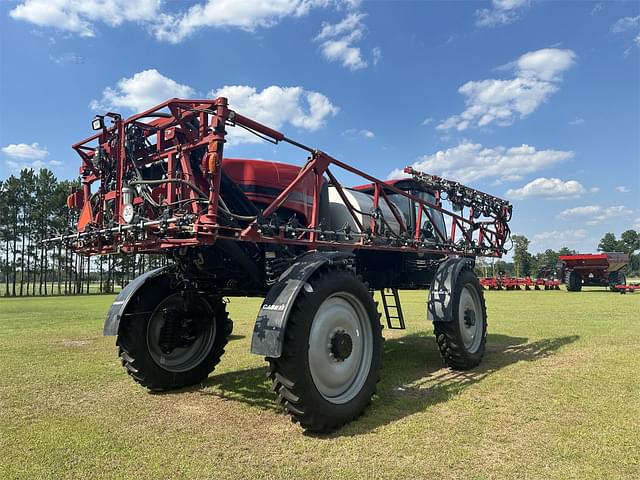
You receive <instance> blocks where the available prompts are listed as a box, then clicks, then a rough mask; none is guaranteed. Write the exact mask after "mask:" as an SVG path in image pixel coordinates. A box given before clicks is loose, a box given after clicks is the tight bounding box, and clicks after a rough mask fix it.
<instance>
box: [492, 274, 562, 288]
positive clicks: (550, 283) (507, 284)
mask: <svg viewBox="0 0 640 480" xmlns="http://www.w3.org/2000/svg"><path fill="white" fill-rule="evenodd" d="M561 284H562V282H561V281H560V280H556V279H548V278H536V279H533V278H531V277H525V278H514V277H504V276H497V277H483V278H480V285H482V286H483V287H484V288H486V289H487V290H522V289H525V290H532V289H533V290H559V289H560V285H561Z"/></svg>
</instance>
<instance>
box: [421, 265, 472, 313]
mask: <svg viewBox="0 0 640 480" xmlns="http://www.w3.org/2000/svg"><path fill="white" fill-rule="evenodd" d="M474 266H475V260H474V259H473V258H459V257H450V258H447V259H446V260H445V261H444V262H442V263H441V264H440V266H439V267H438V270H437V271H436V274H435V275H434V276H433V281H432V282H431V288H430V289H429V300H428V302H427V318H428V319H429V320H431V321H432V322H449V321H451V318H452V313H451V296H452V294H453V287H454V285H455V282H456V280H457V279H458V276H459V275H460V272H461V271H462V270H463V269H465V268H468V269H470V270H473V267H474Z"/></svg>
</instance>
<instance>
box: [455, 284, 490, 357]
mask: <svg viewBox="0 0 640 480" xmlns="http://www.w3.org/2000/svg"><path fill="white" fill-rule="evenodd" d="M483 313H484V312H483V311H482V306H481V303H480V296H479V294H478V292H477V290H476V289H475V288H474V287H473V285H470V284H467V285H465V286H464V287H463V289H462V292H461V293H460V302H459V305H458V322H459V324H460V333H461V336H462V341H463V343H464V347H465V349H466V350H467V351H468V352H469V353H476V352H477V351H478V349H479V348H480V344H481V343H482V335H483V332H484V314H483Z"/></svg>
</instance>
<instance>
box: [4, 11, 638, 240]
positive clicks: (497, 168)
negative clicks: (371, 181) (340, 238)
mask: <svg viewBox="0 0 640 480" xmlns="http://www.w3.org/2000/svg"><path fill="white" fill-rule="evenodd" d="M220 94H225V95H228V96H229V97H230V99H231V103H232V106H234V107H235V109H237V110H238V111H240V112H242V113H245V114H248V115H250V116H254V117H256V118H257V119H259V120H262V121H263V122H265V123H268V124H270V125H272V126H274V127H276V128H278V129H280V130H281V131H283V132H285V133H286V134H287V135H288V136H290V137H292V138H295V139H298V140H300V141H302V142H304V143H307V144H310V145H312V146H317V147H318V148H321V149H323V150H325V151H327V152H329V153H330V154H332V155H334V156H336V157H338V158H340V159H342V160H344V161H347V162H349V163H351V164H353V165H355V166H356V167H359V168H361V169H363V170H366V171H367V172H369V173H372V174H374V175H376V176H378V177H382V178H386V177H388V176H389V175H393V174H394V173H393V172H394V170H395V169H397V168H402V167H404V166H405V165H409V164H415V165H416V166H417V167H419V168H422V169H424V170H425V171H428V172H429V173H434V174H440V175H444V176H446V177H448V178H451V179H454V180H461V181H464V182H465V183H467V184H470V185H472V186H474V187H476V188H480V189H483V190H486V191H488V192H490V193H493V194H495V195H499V196H503V197H506V198H509V199H510V200H511V201H512V202H513V203H514V206H515V213H514V218H513V221H512V229H513V231H514V232H516V233H520V234H525V235H527V236H528V238H529V239H531V240H532V245H531V250H533V251H539V250H543V249H545V248H556V249H557V248H559V247H560V246H563V245H566V246H569V247H571V248H575V249H578V250H581V251H594V250H595V248H596V246H597V242H598V240H599V239H600V238H601V237H602V235H603V234H604V233H605V232H607V231H613V232H616V233H617V234H619V233H620V232H621V231H623V230H626V229H628V228H636V229H640V193H639V192H640V3H639V2H637V1H634V2H587V1H584V2H578V1H572V2H538V1H534V0H531V1H527V0H493V2H491V1H486V2H480V1H478V2H419V1H414V2H411V1H401V2H391V1H370V2H367V1H337V0H264V1H262V2H260V4H259V5H258V4H256V2H243V1H240V0H208V1H206V0H200V1H197V2H189V1H165V2H162V1H159V0H140V1H138V2H129V1H126V0H102V1H101V2H98V1H97V0H87V1H84V2H76V1H69V0H26V1H19V2H7V1H5V2H1V3H0V178H4V177H7V176H8V175H10V174H12V173H16V171H17V169H19V168H21V167H24V166H34V167H39V166H47V167H49V168H51V169H52V170H53V171H54V172H55V173H56V174H57V175H58V176H59V177H60V178H73V177H75V176H76V175H77V173H78V166H79V161H78V159H77V158H76V157H75V154H74V153H73V152H72V150H71V149H70V145H71V144H72V143H74V142H76V141H77V140H79V139H81V138H84V137H85V136H88V135H89V134H90V133H91V131H90V121H91V118H92V117H93V115H94V114H95V113H99V112H100V111H103V110H105V109H115V110H117V111H120V112H122V113H123V114H125V115H128V114H131V113H133V112H134V111H136V110H138V109H140V108H144V107H146V106H150V105H151V104H153V103H158V102H160V101H162V100H164V99H165V98H168V97H173V96H187V97H210V96H212V95H220ZM248 140H249V139H248V138H247V137H244V136H242V135H237V134H235V132H234V135H233V137H232V140H231V142H230V145H229V147H228V149H227V154H228V155H230V156H241V157H255V158H265V159H274V160H281V161H286V162H293V163H302V162H303V161H304V156H303V155H301V153H300V152H298V151H296V150H294V149H292V148H290V147H286V146H282V147H276V148H274V147H273V146H271V145H264V144H255V143H247V142H248ZM342 178H343V179H344V180H345V181H346V182H348V181H349V180H350V178H349V177H348V176H343V177H342Z"/></svg>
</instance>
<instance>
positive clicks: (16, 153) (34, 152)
mask: <svg viewBox="0 0 640 480" xmlns="http://www.w3.org/2000/svg"><path fill="white" fill-rule="evenodd" d="M0 150H2V153H3V154H4V155H5V156H6V158H5V160H4V163H5V164H6V165H7V167H9V169H10V170H13V171H15V172H19V171H20V170H22V169H23V168H33V169H35V170H37V169H39V168H51V167H58V166H60V165H62V162H59V161H58V160H49V161H47V160H45V159H46V157H47V156H48V155H49V151H48V150H47V149H46V148H45V147H41V146H40V145H39V144H38V143H37V142H34V143H31V144H28V143H10V144H9V145H7V146H6V147H2V149H0Z"/></svg>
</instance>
